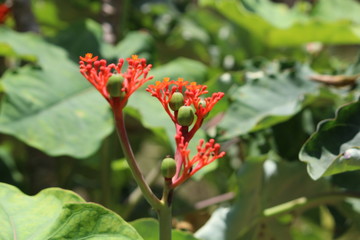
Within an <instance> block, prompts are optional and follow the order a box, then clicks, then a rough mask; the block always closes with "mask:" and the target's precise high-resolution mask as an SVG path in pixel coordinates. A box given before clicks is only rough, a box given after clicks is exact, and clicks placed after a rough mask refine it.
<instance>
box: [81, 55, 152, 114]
mask: <svg viewBox="0 0 360 240" xmlns="http://www.w3.org/2000/svg"><path fill="white" fill-rule="evenodd" d="M126 60H127V62H128V68H127V69H126V71H125V72H121V69H122V66H123V64H124V59H119V61H118V63H117V64H114V63H111V64H107V61H106V60H105V59H101V60H98V57H97V56H95V57H93V55H92V54H91V53H87V54H86V55H85V57H80V62H79V64H80V72H81V74H82V75H83V76H84V77H85V78H86V79H87V80H88V81H89V82H90V83H91V84H92V85H94V87H95V88H96V89H97V90H98V91H99V92H100V93H101V94H102V95H103V96H104V98H105V99H106V100H107V101H108V102H109V103H110V105H111V106H114V104H115V103H116V102H117V103H119V104H117V107H120V108H123V107H124V106H125V105H126V102H127V100H128V99H129V97H130V96H131V94H133V92H135V91H136V90H137V89H138V88H139V87H141V86H142V85H143V84H144V83H145V82H147V81H149V80H151V79H152V78H153V77H152V76H150V77H148V73H149V71H150V69H151V67H152V65H151V64H148V65H147V64H146V60H145V59H144V58H138V56H136V55H133V56H132V57H131V58H127V59H126ZM114 74H119V75H121V76H122V77H123V79H124V81H123V83H122V87H121V92H123V93H124V94H123V96H122V97H121V98H120V97H118V98H112V97H111V96H110V94H109V92H108V90H107V88H106V85H107V83H108V81H109V78H110V77H111V76H112V75H114Z"/></svg>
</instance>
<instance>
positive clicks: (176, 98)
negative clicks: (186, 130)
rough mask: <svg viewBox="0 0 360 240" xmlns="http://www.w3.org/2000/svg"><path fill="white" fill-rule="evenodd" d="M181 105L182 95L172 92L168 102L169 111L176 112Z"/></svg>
mask: <svg viewBox="0 0 360 240" xmlns="http://www.w3.org/2000/svg"><path fill="white" fill-rule="evenodd" d="M183 105H184V95H182V93H181V92H174V93H173V95H172V96H171V99H170V102H169V107H170V108H171V110H173V111H177V110H179V108H180V107H181V106H183Z"/></svg>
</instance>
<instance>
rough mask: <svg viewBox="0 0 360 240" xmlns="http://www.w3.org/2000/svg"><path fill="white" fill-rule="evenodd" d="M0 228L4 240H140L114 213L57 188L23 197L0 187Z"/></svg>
mask: <svg viewBox="0 0 360 240" xmlns="http://www.w3.org/2000/svg"><path fill="white" fill-rule="evenodd" d="M0 225H1V231H0V239H4V240H5V239H19V240H22V239H34V240H43V239H85V238H86V239H119V240H120V239H123V240H125V239H129V240H130V239H131V240H134V239H139V240H141V239H142V238H141V237H140V236H139V235H138V233H137V232H136V231H135V230H134V229H133V228H132V227H131V226H130V225H129V224H127V223H126V222H125V221H124V220H123V219H122V218H120V217H119V216H118V215H116V214H115V213H113V212H111V211H110V210H108V209H106V208H104V207H102V206H100V205H97V204H94V203H85V202H84V200H83V199H82V198H81V197H79V196H78V195H76V194H74V193H72V192H70V191H67V190H63V189H59V188H49V189H45V190H43V191H41V192H40V193H38V194H37V195H35V196H27V195H24V194H23V193H22V192H20V191H19V190H18V189H17V188H15V187H13V186H11V185H8V184H4V183H0Z"/></svg>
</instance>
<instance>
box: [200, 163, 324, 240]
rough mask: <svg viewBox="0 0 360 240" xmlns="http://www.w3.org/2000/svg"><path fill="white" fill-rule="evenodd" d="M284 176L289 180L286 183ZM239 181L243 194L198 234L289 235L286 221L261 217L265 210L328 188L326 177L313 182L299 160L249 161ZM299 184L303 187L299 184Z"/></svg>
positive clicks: (207, 237) (206, 237) (228, 238)
mask: <svg viewBox="0 0 360 240" xmlns="http://www.w3.org/2000/svg"><path fill="white" fill-rule="evenodd" d="M299 169H301V171H299ZM290 176H291V178H290ZM249 179H251V181H249ZM284 179H288V180H289V181H287V182H286V183H284V182H283V181H284ZM238 181H239V185H238V187H239V194H238V196H237V199H236V201H235V202H234V204H233V205H232V206H231V207H230V208H224V209H222V210H221V209H220V210H218V211H216V212H215V214H214V216H213V217H212V218H211V219H210V221H209V222H208V223H207V224H206V225H205V226H204V227H203V228H201V229H200V230H199V231H198V232H197V233H196V234H195V236H196V237H198V238H200V239H204V240H215V239H219V237H221V239H226V240H231V239H259V237H260V236H263V237H265V236H266V237H269V238H271V237H273V238H276V239H284V240H285V239H289V237H290V232H289V229H288V228H287V227H286V224H282V223H279V222H278V221H277V220H276V219H270V220H266V219H261V217H262V216H263V211H264V210H265V209H267V208H270V207H273V206H276V205H278V204H281V203H284V202H288V201H291V200H293V199H296V198H299V197H308V196H315V195H317V194H319V193H321V192H326V191H327V189H328V186H327V184H326V182H325V181H321V182H316V183H315V182H313V181H312V180H311V179H310V178H309V177H308V176H307V174H306V171H305V169H304V168H302V167H301V165H300V164H299V163H276V162H274V161H271V160H266V161H265V162H264V163H261V162H247V163H245V164H244V165H243V166H242V168H241V169H240V171H239V174H238ZM299 184H301V186H302V187H301V188H299V187H297V186H299ZM264 226H266V227H264Z"/></svg>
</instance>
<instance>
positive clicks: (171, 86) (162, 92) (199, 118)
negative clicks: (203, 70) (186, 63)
mask: <svg viewBox="0 0 360 240" xmlns="http://www.w3.org/2000/svg"><path fill="white" fill-rule="evenodd" d="M146 91H148V92H150V93H151V95H152V96H154V97H156V98H157V99H159V101H160V103H161V104H162V105H163V107H164V109H165V111H166V112H167V114H168V115H169V116H170V118H171V120H172V121H173V122H174V123H175V125H176V126H177V128H182V132H183V136H184V138H185V140H186V141H189V140H190V139H191V138H192V137H193V136H194V134H195V132H196V131H197V130H198V129H199V128H200V127H201V125H202V123H203V120H204V118H205V117H206V116H207V114H208V113H209V112H210V111H211V109H212V108H213V107H214V105H215V104H216V103H217V102H218V101H219V100H220V99H221V98H222V97H223V96H224V93H222V92H217V93H213V94H212V96H211V97H206V98H202V97H201V96H202V95H204V94H207V93H208V91H207V86H205V85H200V84H197V83H196V82H191V83H190V82H188V81H184V79H182V78H179V79H178V80H177V81H175V80H170V79H169V78H164V80H163V81H162V82H159V81H157V82H156V83H155V85H149V86H148V88H147V89H146ZM174 92H181V93H183V95H184V105H185V106H191V105H192V106H193V107H194V109H195V115H196V121H195V124H194V125H193V127H192V129H191V130H190V131H188V127H182V126H180V125H179V124H178V122H177V119H176V114H177V111H174V112H172V111H171V109H170V108H169V102H170V99H171V97H172V95H173V94H174Z"/></svg>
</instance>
